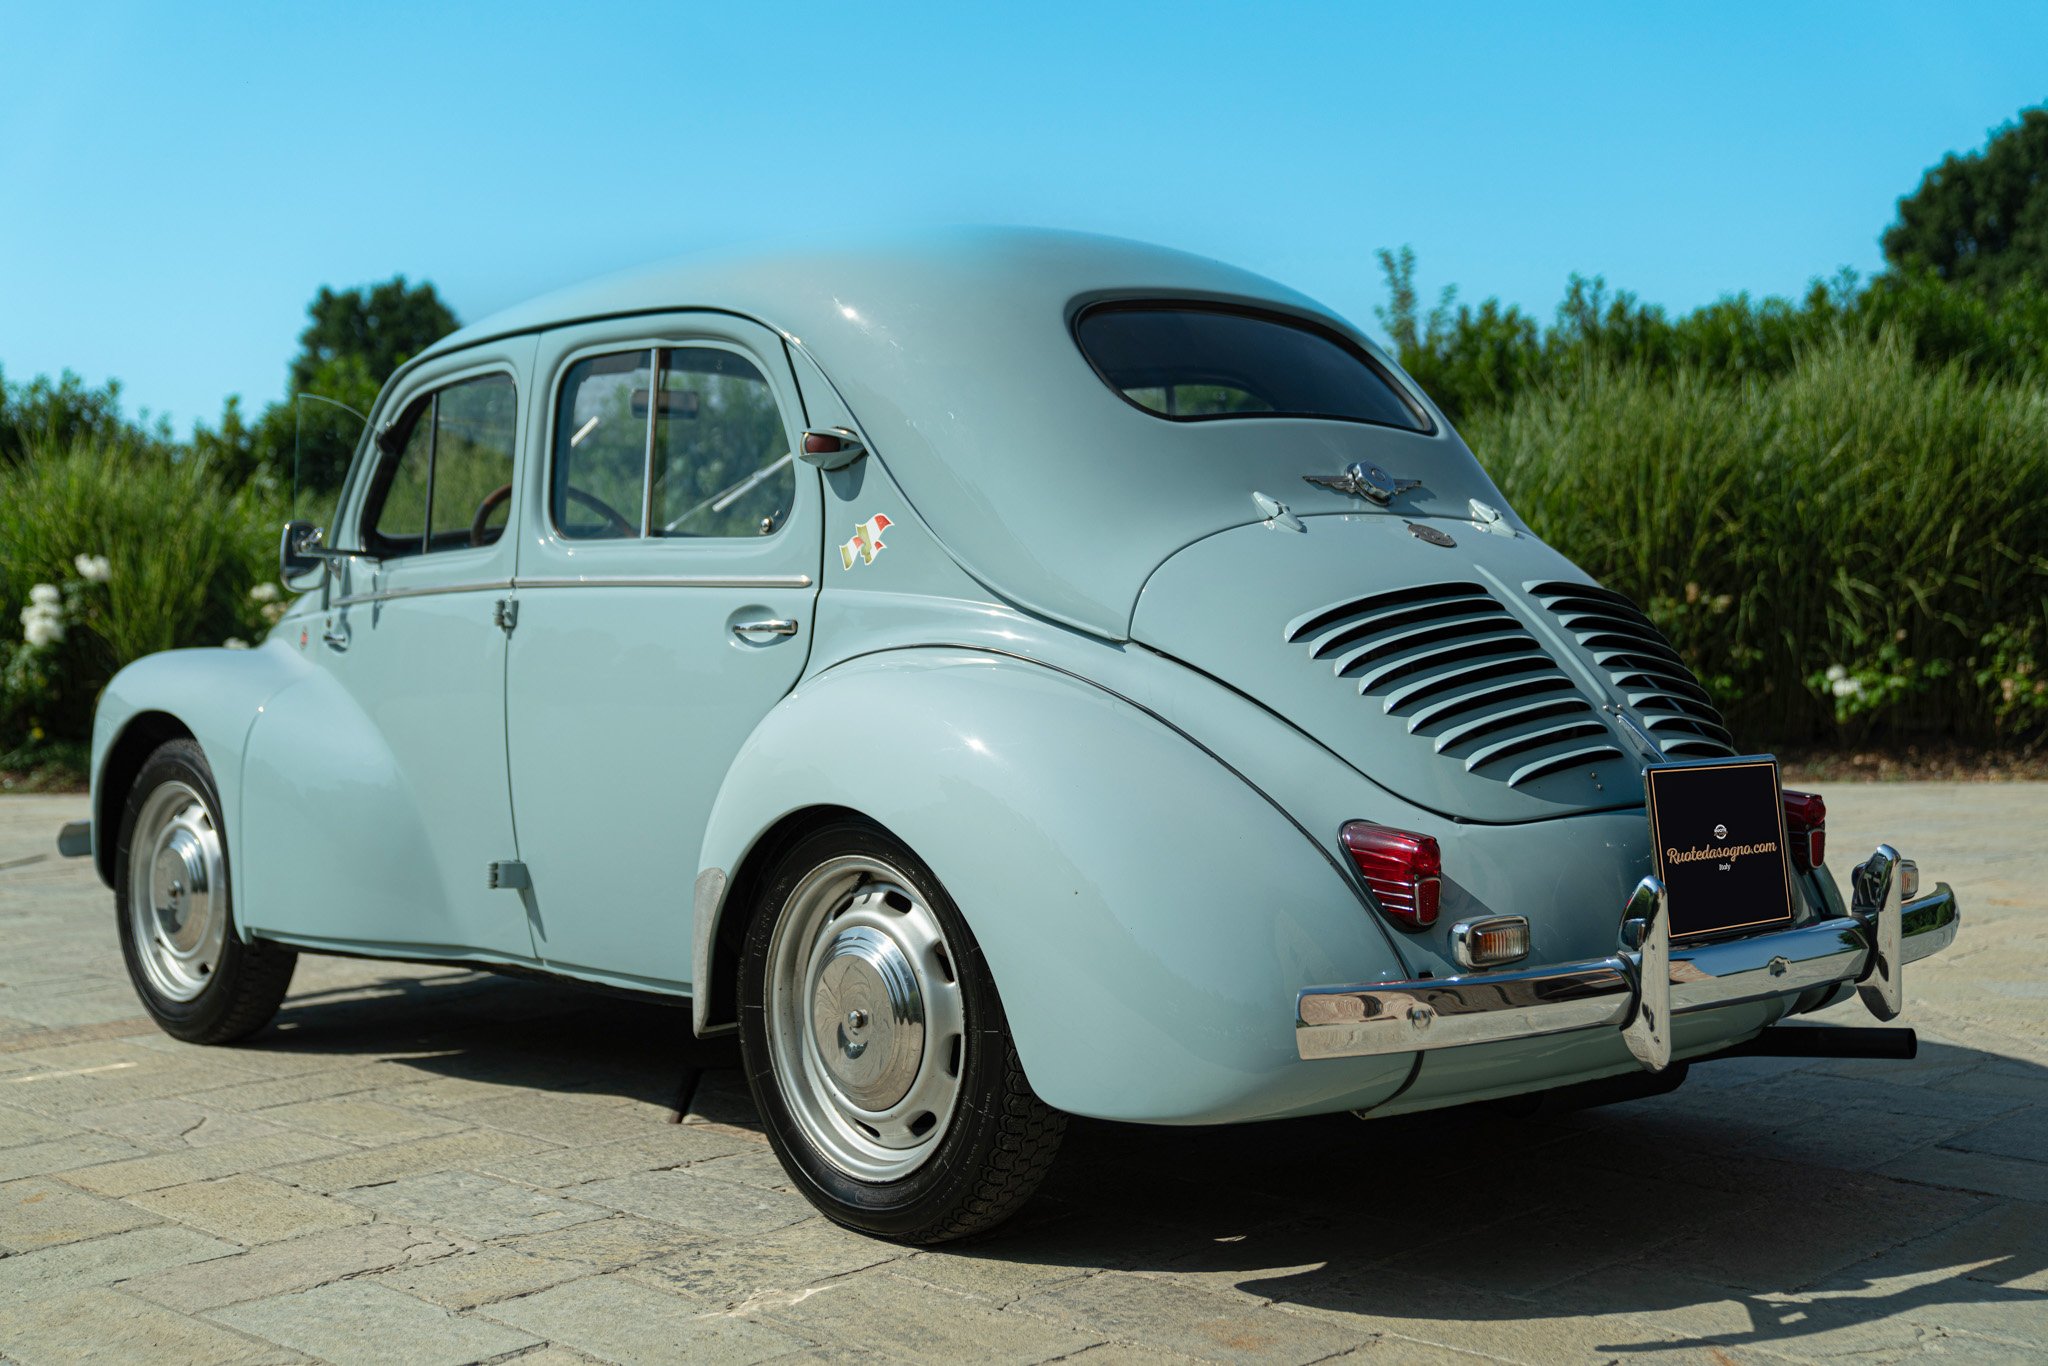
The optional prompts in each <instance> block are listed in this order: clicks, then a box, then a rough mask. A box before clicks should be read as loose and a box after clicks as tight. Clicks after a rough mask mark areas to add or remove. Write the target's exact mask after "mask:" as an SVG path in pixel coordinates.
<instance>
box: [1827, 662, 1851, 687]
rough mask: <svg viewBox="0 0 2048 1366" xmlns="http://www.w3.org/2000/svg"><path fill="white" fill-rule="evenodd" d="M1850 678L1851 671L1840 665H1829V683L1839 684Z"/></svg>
mask: <svg viewBox="0 0 2048 1366" xmlns="http://www.w3.org/2000/svg"><path fill="white" fill-rule="evenodd" d="M1848 676H1849V671H1848V670H1847V669H1845V668H1843V667H1842V666H1841V665H1839V664H1830V665H1828V682H1830V683H1839V682H1841V681H1842V680H1843V679H1845V678H1847V677H1848Z"/></svg>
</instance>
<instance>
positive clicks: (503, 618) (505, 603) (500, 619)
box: [491, 598, 519, 636]
mask: <svg viewBox="0 0 2048 1366" xmlns="http://www.w3.org/2000/svg"><path fill="white" fill-rule="evenodd" d="M491 619H492V620H493V621H495V622H497V623H498V626H499V627H500V628H501V629H502V630H503V631H504V632H505V634H506V635H508V636H509V635H511V634H512V628H513V627H515V626H517V625H518V624H519V603H518V602H517V601H516V600H514V599H512V598H499V599H498V610H497V611H496V612H495V613H494V614H493V615H492V618H491Z"/></svg>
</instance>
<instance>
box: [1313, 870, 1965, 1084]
mask: <svg viewBox="0 0 2048 1366" xmlns="http://www.w3.org/2000/svg"><path fill="white" fill-rule="evenodd" d="M1898 862H1899V859H1898V854H1897V851H1896V850H1893V849H1892V848H1891V846H1889V845H1882V846H1880V847H1879V850H1878V853H1877V854H1876V855H1873V856H1872V858H1871V860H1870V862H1869V864H1866V865H1864V867H1863V868H1861V869H1859V870H1858V875H1857V879H1856V881H1857V886H1858V895H1857V901H1858V904H1857V906H1856V909H1854V910H1852V911H1851V912H1850V913H1849V914H1847V915H1841V916H1833V917H1830V918H1827V919H1824V920H1817V921H1813V922H1811V923H1809V924H1806V925H1800V926H1797V927H1795V928H1793V929H1788V930H1781V931H1779V932H1777V933H1775V934H1759V935H1752V936H1749V937H1747V938H1743V939H1727V940H1721V941H1719V942H1716V943H1708V944H1691V945H1676V946H1674V945H1673V944H1672V943H1671V941H1670V929H1669V921H1668V919H1667V917H1666V914H1665V896H1664V888H1663V885H1662V884H1661V883H1659V882H1658V881H1657V880H1656V879H1655V878H1644V879H1643V880H1642V882H1640V883H1639V884H1637V887H1636V890H1635V892H1634V893H1633V894H1632V895H1631V896H1630V898H1629V902H1628V905H1627V907H1626V908H1625V910H1624V912H1623V915H1624V920H1623V923H1622V926H1621V936H1620V937H1621V946H1620V948H1619V951H1618V952H1616V953H1614V954H1612V955H1610V956H1608V957H1606V958H1597V959H1589V960H1586V961H1582V962H1576V963H1561V964H1557V965H1554V966H1550V967H1538V968H1522V969H1517V970H1514V971H1509V972H1482V973H1471V974H1465V975H1460V976H1456V977H1439V978H1423V979H1418V980H1414V981H1402V982H1376V983H1370V984H1361V985H1355V986H1329V987H1309V988H1307V989H1306V990H1304V991H1301V992H1300V993H1298V994H1297V996H1296V1000H1295V1033H1294V1038H1295V1048H1296V1051H1297V1052H1298V1053H1299V1054H1300V1055H1301V1057H1303V1058H1305V1059H1311V1060H1312V1059H1316V1058H1342V1057H1357V1056H1361V1055H1384V1054H1388V1053H1407V1052H1419V1051H1421V1050H1425V1049H1436V1048H1458V1047H1463V1046H1465V1045H1468V1044H1477V1043H1499V1042H1503V1041H1507V1040H1513V1039H1529V1038H1540V1037H1542V1036H1544V1035H1549V1034H1563V1033H1569V1032H1572V1031H1575V1030H1582V1029H1597V1028H1608V1029H1617V1030H1620V1031H1621V1032H1622V1037H1623V1041H1624V1042H1625V1043H1626V1044H1627V1046H1628V1049H1629V1051H1630V1053H1631V1054H1633V1055H1634V1057H1635V1058H1636V1060H1637V1061H1638V1062H1640V1063H1641V1064H1642V1065H1643V1067H1644V1068H1645V1069H1647V1070H1649V1071H1652V1072H1655V1071H1660V1070H1662V1069H1663V1068H1664V1067H1665V1066H1666V1065H1667V1064H1668V1063H1669V1062H1670V1060H1671V1043H1670V1033H1669V1017H1671V1016H1674V1015H1688V1014H1692V1013H1694V1012H1697V1011H1703V1010H1715V1009H1719V1008H1720V1007H1723V1006H1729V1005H1736V1004H1740V1003H1743V1002H1749V1001H1763V1000H1773V999H1776V1000H1783V1001H1786V1002H1788V1003H1789V1002H1791V1001H1793V1000H1795V999H1796V998H1797V997H1798V996H1799V995H1800V994H1802V993H1804V992H1807V991H1809V990H1811V989H1813V988H1815V987H1825V986H1828V985H1830V984H1840V985H1841V986H1842V987H1843V988H1844V989H1845V990H1846V988H1847V987H1848V985H1849V984H1859V985H1858V988H1857V989H1858V990H1859V992H1860V993H1861V994H1862V995H1863V997H1864V1001H1865V1004H1866V1005H1868V1006H1869V1008H1870V1010H1871V1013H1872V1014H1874V1015H1876V1016H1877V1017H1878V1018H1880V1019H1891V1018H1893V1017H1894V1016H1896V1015H1897V1013H1898V1009H1899V1007H1900V1006H1901V1005H1903V997H1902V995H1901V993H1900V981H1899V968H1900V966H1901V965H1902V964H1903V963H1905V962H1910V961H1913V960H1915V959H1919V958H1925V957H1927V956H1928V955H1929V954H1933V953H1937V952H1939V951H1940V950H1942V949H1944V948H1947V947H1948V946H1949V944H1951V943H1952V942H1954V940H1955V935H1956V928H1957V926H1958V924H1959V923H1960V921H1961V915H1960V913H1959V912H1958V910H1957V908H1956V900H1955V893H1954V892H1953V891H1951V890H1950V889H1949V887H1948V886H1947V884H1945V883H1944V884H1939V885H1937V886H1936V888H1935V890H1934V891H1933V892H1931V893H1929V894H1928V895H1927V896H1924V897H1918V898H1916V899H1914V900H1912V901H1909V902H1905V903H1903V904H1902V903H1901V902H1900V900H1899V893H1898V887H1897V885H1896V884H1897V881H1898V880H1897V879H1896V878H1894V877H1893V876H1892V874H1893V873H1894V872H1895V871H1896V867H1897V864H1898ZM1839 994H1840V993H1836V994H1835V995H1834V996H1830V997H1829V998H1828V999H1829V1000H1830V1001H1832V1000H1833V999H1836V996H1839Z"/></svg>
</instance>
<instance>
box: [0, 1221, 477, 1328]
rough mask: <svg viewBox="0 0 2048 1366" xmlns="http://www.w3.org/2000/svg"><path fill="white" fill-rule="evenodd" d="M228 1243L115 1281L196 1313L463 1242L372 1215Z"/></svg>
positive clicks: (453, 1248) (429, 1255) (440, 1252)
mask: <svg viewBox="0 0 2048 1366" xmlns="http://www.w3.org/2000/svg"><path fill="white" fill-rule="evenodd" d="M129 1236H134V1235H129ZM230 1250H231V1251H234V1252H238V1253H240V1255H238V1256H232V1257H227V1258H225V1259H223V1260H220V1261H216V1262H209V1263H206V1264H204V1265H200V1266H179V1267H175V1268H169V1269H165V1270H162V1271H157V1272H154V1273H152V1274H146V1275H138V1276H137V1277H136V1278H135V1279H134V1280H131V1281H128V1282H127V1283H126V1284H124V1285H123V1286H122V1287H121V1288H122V1289H123V1290H125V1291H127V1292H128V1293H130V1294H132V1295H139V1296H141V1297H142V1298H144V1299H146V1300H150V1301H153V1302H155V1303H157V1304H161V1305H163V1306H164V1307H165V1308H168V1309H177V1310H180V1311H183V1312H185V1313H198V1312H200V1311H203V1310H207V1309H218V1308H220V1307H221V1306H223V1305H229V1304H235V1303H238V1302H240V1301H243V1300H258V1299H265V1298H268V1297H270V1296H273V1295H282V1294H287V1293H289V1292H291V1291H294V1290H305V1289H307V1288H309V1287H311V1286H316V1285H321V1284H323V1283H325V1282H327V1281H333V1280H340V1279H341V1278H343V1277H345V1276H359V1275H362V1274H364V1273H366V1272H379V1271H394V1270H398V1269H400V1268H404V1267H412V1266H418V1265H420V1264H422V1263H427V1262H432V1261H433V1260H434V1259H436V1258H439V1257H450V1256H454V1255H455V1254H457V1253H459V1252H463V1251H465V1250H467V1249H466V1247H465V1245H462V1244H458V1243H455V1242H452V1241H450V1240H448V1239H447V1238H444V1237H443V1236H441V1235H440V1234H437V1233H435V1232H434V1231H433V1230H431V1229H418V1228H410V1227H408V1226H406V1225H404V1224H395V1223H375V1224H358V1225H355V1226H353V1227H350V1228H338V1229H329V1230H326V1231H324V1232H321V1233H309V1234H306V1235H305V1236H303V1237H299V1238H290V1239H287V1240H285V1241H283V1242H277V1243H268V1244H265V1245H263V1246H261V1247H254V1248H251V1249H250V1250H249V1251H247V1252H241V1251H240V1249H238V1248H233V1249H230ZM4 1265H5V1263H4V1262H0V1266H4Z"/></svg>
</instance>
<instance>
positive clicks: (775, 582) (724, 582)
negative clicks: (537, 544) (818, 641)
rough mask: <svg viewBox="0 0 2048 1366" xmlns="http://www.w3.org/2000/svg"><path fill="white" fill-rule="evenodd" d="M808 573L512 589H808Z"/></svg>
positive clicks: (556, 581) (664, 577) (663, 577)
mask: <svg viewBox="0 0 2048 1366" xmlns="http://www.w3.org/2000/svg"><path fill="white" fill-rule="evenodd" d="M812 582H813V580H812V578H811V576H810V575H809V574H635V575H622V576H619V577H616V578H611V577H592V578H581V579H567V578H551V579H526V578H519V579H514V580H512V582H511V584H510V585H509V586H510V587H512V588H809V587H810V586H811V584H812Z"/></svg>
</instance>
